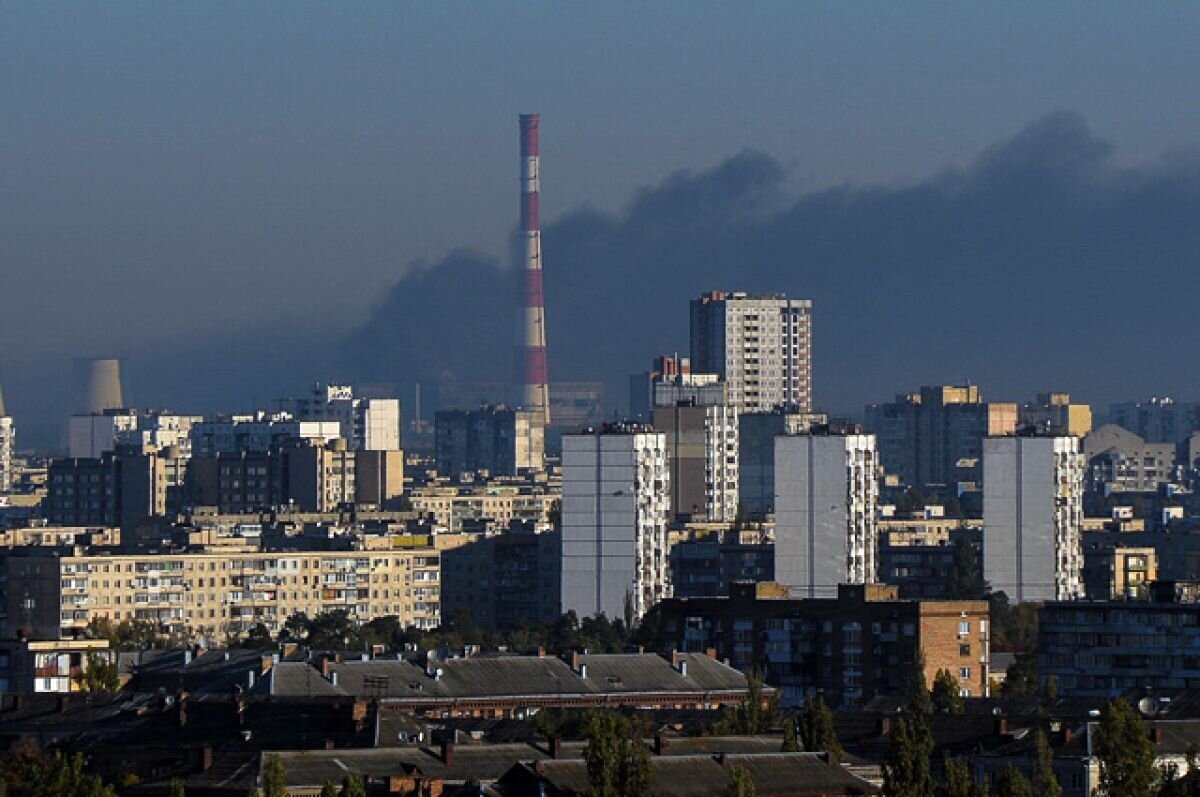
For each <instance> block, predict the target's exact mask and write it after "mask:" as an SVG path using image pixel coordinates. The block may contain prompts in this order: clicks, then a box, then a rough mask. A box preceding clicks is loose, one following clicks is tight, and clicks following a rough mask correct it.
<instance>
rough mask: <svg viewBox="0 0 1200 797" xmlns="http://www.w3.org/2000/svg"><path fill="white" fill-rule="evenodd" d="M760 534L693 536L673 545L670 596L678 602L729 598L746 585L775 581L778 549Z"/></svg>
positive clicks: (718, 533)
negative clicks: (681, 599) (737, 587)
mask: <svg viewBox="0 0 1200 797" xmlns="http://www.w3.org/2000/svg"><path fill="white" fill-rule="evenodd" d="M761 537H762V535H761V534H759V533H757V532H746V533H741V532H738V531H736V530H732V529H731V530H728V531H721V532H716V531H714V532H710V533H708V534H693V535H689V536H688V537H687V538H685V539H677V540H676V541H675V542H674V543H672V545H671V554H670V566H671V592H672V594H673V595H674V596H675V597H677V598H719V597H725V596H728V595H729V594H730V592H731V590H732V589H733V585H734V584H736V583H738V582H743V581H754V582H757V581H774V580H775V545H774V543H772V542H768V541H766V540H765V539H762V538H761Z"/></svg>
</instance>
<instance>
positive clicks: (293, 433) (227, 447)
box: [191, 412, 343, 457]
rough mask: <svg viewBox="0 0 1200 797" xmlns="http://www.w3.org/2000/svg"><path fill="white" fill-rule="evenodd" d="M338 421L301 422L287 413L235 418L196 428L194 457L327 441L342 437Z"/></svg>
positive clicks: (194, 429) (259, 414) (198, 425)
mask: <svg viewBox="0 0 1200 797" xmlns="http://www.w3.org/2000/svg"><path fill="white" fill-rule="evenodd" d="M342 436H343V435H342V428H341V424H340V423H339V422H338V421H298V420H295V419H293V418H292V417H291V416H290V415H288V414H287V413H280V414H275V415H269V414H266V413H261V412H260V413H255V414H253V415H234V416H232V417H230V418H228V419H225V420H215V421H204V422H202V423H197V424H195V425H193V426H192V431H191V438H192V456H194V457H215V456H217V455H218V454H233V453H238V452H241V451H269V450H270V449H271V448H272V447H273V446H277V445H279V444H280V443H283V442H285V441H287V440H314V441H326V440H335V439H337V438H339V437H342Z"/></svg>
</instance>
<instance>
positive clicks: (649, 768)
mask: <svg viewBox="0 0 1200 797" xmlns="http://www.w3.org/2000/svg"><path fill="white" fill-rule="evenodd" d="M584 727H585V730H586V735H587V747H586V748H584V751H583V760H584V763H585V765H586V766H587V773H588V785H589V788H588V797H648V796H649V794H650V789H651V784H652V781H653V778H654V771H653V764H652V763H651V760H650V750H649V748H647V747H646V745H645V744H644V743H643V742H642V740H641V737H640V735H638V734H637V733H636V731H635V728H634V726H633V723H632V722H630V721H629V720H628V719H626V718H625V717H622V716H621V715H620V714H617V713H616V712H614V711H592V712H589V713H588V715H587V717H586V719H585V721H584Z"/></svg>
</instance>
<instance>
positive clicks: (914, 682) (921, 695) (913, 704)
mask: <svg viewBox="0 0 1200 797" xmlns="http://www.w3.org/2000/svg"><path fill="white" fill-rule="evenodd" d="M907 693H908V709H909V711H912V712H915V713H917V714H928V713H929V712H931V711H933V702H932V700H931V699H930V697H929V686H928V684H927V683H926V681H925V651H923V650H918V651H917V656H916V658H915V659H914V660H913V663H912V664H911V665H909V672H908V690H907Z"/></svg>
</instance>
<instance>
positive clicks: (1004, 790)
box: [993, 764, 1033, 797]
mask: <svg viewBox="0 0 1200 797" xmlns="http://www.w3.org/2000/svg"><path fill="white" fill-rule="evenodd" d="M993 791H994V793H995V795H996V797H1033V792H1032V791H1030V788H1029V781H1028V780H1026V779H1025V776H1024V775H1022V774H1021V771H1020V770H1019V769H1017V768H1016V767H1014V766H1013V765H1012V764H1009V765H1008V766H1006V767H1005V768H1004V769H1002V770H1000V774H999V775H997V776H996V781H995V785H994V789H993Z"/></svg>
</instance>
